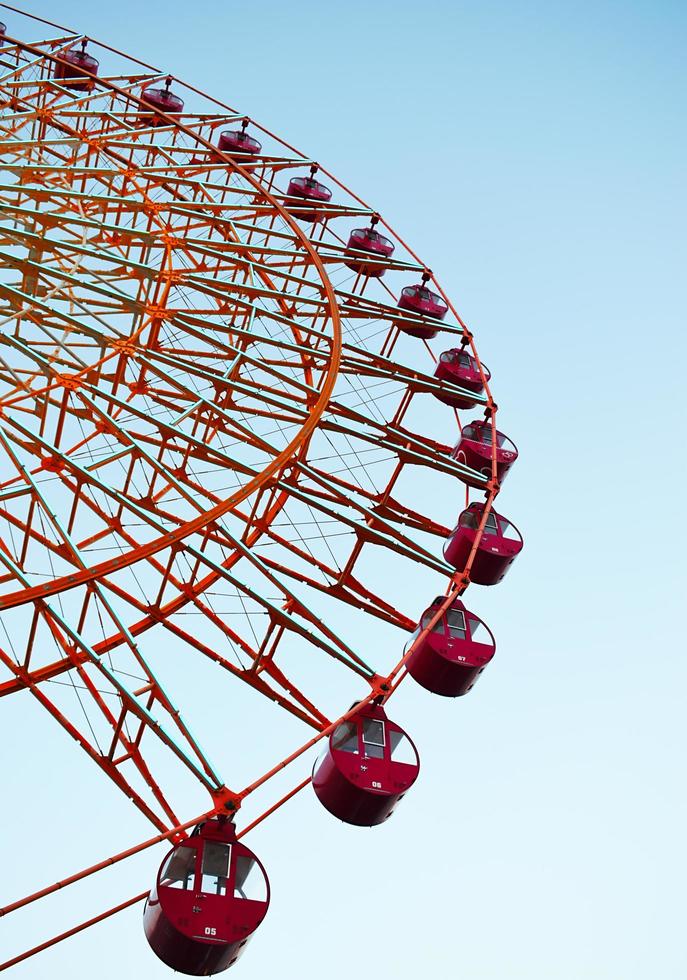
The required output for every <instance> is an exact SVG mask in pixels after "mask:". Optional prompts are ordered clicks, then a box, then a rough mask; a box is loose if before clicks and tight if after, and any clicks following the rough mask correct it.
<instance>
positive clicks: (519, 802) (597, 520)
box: [0, 0, 687, 980]
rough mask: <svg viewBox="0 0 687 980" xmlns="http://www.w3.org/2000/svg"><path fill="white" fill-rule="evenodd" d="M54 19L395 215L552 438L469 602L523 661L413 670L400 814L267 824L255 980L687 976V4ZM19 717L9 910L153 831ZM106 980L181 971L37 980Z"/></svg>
mask: <svg viewBox="0 0 687 980" xmlns="http://www.w3.org/2000/svg"><path fill="white" fill-rule="evenodd" d="M31 11H32V12H33V13H35V14H37V15H42V16H45V17H48V18H51V19H55V20H57V21H61V22H63V23H65V24H66V25H67V26H70V27H74V28H75V29H79V30H83V31H84V32H86V33H89V34H91V35H93V36H94V37H96V38H99V39H101V40H103V41H107V42H108V43H110V44H112V45H113V46H114V47H118V48H121V49H123V50H125V51H128V52H130V53H131V54H133V55H138V56H139V57H141V58H142V59H143V60H145V61H148V62H150V63H152V64H155V65H158V66H159V67H160V68H162V69H165V70H166V69H169V70H173V71H174V72H175V73H177V74H178V75H180V76H181V77H183V78H185V79H186V80H187V81H189V82H190V83H192V84H195V85H197V86H198V87H199V88H200V89H203V90H205V91H208V92H210V93H212V94H216V95H217V96H218V97H219V98H221V99H223V100H225V101H227V102H228V103H229V104H231V105H234V106H236V107H237V108H238V109H240V110H241V111H245V112H246V113H247V114H249V115H250V116H252V117H254V118H255V119H257V120H259V121H260V122H261V123H262V124H264V125H265V126H267V127H268V128H271V129H273V130H274V131H275V132H277V133H278V134H280V135H281V136H283V137H284V138H286V139H287V140H289V142H291V143H293V144H294V145H295V146H297V147H299V148H300V149H302V150H303V151H304V152H305V153H310V154H312V155H313V156H315V157H317V158H318V159H319V160H321V161H322V162H323V163H324V164H326V166H327V167H328V168H329V169H331V170H332V171H333V172H334V173H335V174H336V175H337V176H339V177H340V178H341V179H342V180H343V181H344V182H345V183H346V184H347V185H348V186H349V187H351V188H352V189H353V190H355V191H357V192H359V193H360V194H361V196H362V197H363V198H364V199H365V200H367V201H369V202H370V203H372V204H373V205H374V206H376V207H377V208H378V210H379V211H380V212H382V213H383V214H384V215H385V217H387V218H388V220H389V221H390V223H391V224H392V226H393V227H395V228H396V229H397V230H398V231H399V233H400V234H401V235H402V236H403V237H405V238H406V240H408V241H409V243H410V244H411V245H412V247H413V248H414V249H415V250H416V251H417V252H418V254H419V255H421V256H422V257H423V258H424V259H425V260H426V261H427V262H428V264H429V265H431V267H432V269H433V270H434V272H435V273H436V275H437V278H438V280H439V281H440V282H441V283H442V285H443V286H444V288H445V289H446V290H447V292H448V294H449V295H450V296H451V297H452V299H453V301H454V303H455V304H456V306H457V308H458V309H459V310H460V312H461V314H462V315H463V317H464V319H465V320H466V321H467V322H468V324H469V325H470V327H471V329H472V330H473V331H474V333H475V336H476V340H477V346H478V349H479V351H480V354H481V355H482V356H483V358H484V360H485V362H486V363H487V364H488V365H489V367H490V369H491V371H492V375H493V390H494V394H495V397H496V399H497V401H498V403H499V406H500V408H501V412H500V414H499V422H500V427H501V428H502V429H503V430H504V431H506V432H507V433H508V434H509V435H510V436H511V437H512V438H514V440H515V441H516V442H517V443H518V446H519V448H520V452H521V456H520V459H519V461H518V463H517V466H516V468H515V469H514V471H513V473H512V474H511V476H510V477H509V479H508V482H507V484H506V486H505V489H504V492H503V494H502V496H501V497H500V498H499V510H501V511H502V512H503V513H505V514H507V515H508V516H509V517H511V518H512V519H513V520H514V521H515V522H516V523H517V524H518V526H519V527H520V528H521V529H522V531H523V533H524V536H525V540H526V547H525V551H524V552H523V554H522V556H521V558H520V559H519V561H518V563H517V564H516V566H515V567H514V569H513V571H512V573H511V574H510V575H509V577H508V578H507V579H506V581H505V583H504V584H503V585H502V586H500V587H499V588H497V589H492V590H485V589H482V590H479V587H473V590H474V591H473V590H471V591H470V593H469V600H470V603H469V604H470V606H471V607H472V608H474V609H475V611H476V612H478V613H479V614H480V615H481V616H483V618H484V619H485V620H486V621H487V622H488V623H489V625H490V627H491V628H492V630H493V631H494V633H495V635H496V637H497V641H498V651H497V656H496V659H495V660H494V662H493V664H492V665H491V666H490V668H489V670H488V671H487V672H486V673H485V675H484V676H483V678H482V679H481V680H480V683H479V685H478V687H477V688H476V689H475V691H474V692H472V694H471V695H470V696H469V697H468V698H465V699H461V700H459V701H444V700H442V699H435V698H432V697H431V696H430V695H428V694H425V693H424V692H423V691H421V690H420V689H418V688H416V687H415V686H414V685H411V684H410V683H407V684H404V685H403V686H402V688H401V690H400V691H399V694H398V697H397V699H395V700H394V711H393V714H394V717H395V718H397V719H398V720H399V721H401V722H402V723H404V725H405V727H406V728H408V729H409V730H410V731H411V733H412V735H413V738H414V739H415V741H416V743H417V745H418V747H419V749H420V752H421V757H422V764H423V769H422V773H421V777H420V780H419V781H418V783H417V785H416V787H415V789H414V790H413V793H412V794H411V795H409V796H408V799H407V800H405V801H404V803H403V805H402V806H401V807H400V808H399V810H398V812H397V813H396V814H395V815H394V817H393V819H392V820H391V821H390V822H389V823H388V824H386V825H385V826H383V827H380V828H376V829H374V830H357V829H355V828H349V827H346V826H344V825H342V824H340V823H338V822H337V821H335V820H334V819H333V818H331V817H329V816H328V814H327V813H326V812H325V811H324V810H322V809H321V808H320V807H319V806H318V805H317V803H316V801H315V800H314V798H313V797H312V795H311V794H310V793H309V791H308V792H305V793H303V794H301V796H300V797H298V798H296V799H295V800H294V801H292V802H291V803H289V804H288V805H287V806H285V807H284V809H283V810H282V811H280V813H279V814H278V815H275V816H274V817H273V818H272V819H270V820H269V821H267V822H266V824H264V825H263V826H262V827H261V828H259V829H258V830H256V831H255V832H254V833H253V834H251V836H250V839H249V842H250V843H251V846H252V847H253V848H254V849H255V850H256V851H257V852H258V853H259V855H260V856H261V858H262V860H263V861H264V863H265V865H266V866H267V868H268V871H269V874H270V878H271V882H272V887H273V904H272V907H271V909H270V913H269V916H268V918H267V919H266V921H265V923H264V925H263V926H262V927H261V929H260V931H259V933H258V934H257V935H256V937H255V939H254V940H253V942H252V944H251V946H250V948H249V950H248V951H247V953H246V955H245V957H244V958H243V960H242V961H241V963H240V964H239V965H238V967H236V969H235V971H233V972H232V974H231V975H232V976H233V975H234V973H235V975H236V976H237V977H240V978H242V980H258V978H260V980H264V978H265V977H267V976H269V975H272V974H275V973H278V975H279V976H280V977H287V978H291V977H293V978H298V980H320V978H321V977H322V976H323V975H326V976H327V977H328V980H344V978H349V977H350V976H351V974H352V972H354V971H355V972H358V973H360V974H362V975H363V976H366V977H367V976H369V977H379V978H380V980H387V978H389V980H391V978H394V980H410V978H416V977H418V976H432V977H434V978H437V980H444V978H447V980H448V978H454V977H456V978H458V977H459V978H465V980H580V978H585V980H646V978H647V977H657V978H658V977H660V978H661V980H683V978H684V977H685V975H687V952H686V951H685V950H686V947H685V943H684V939H683V938H682V934H683V927H684V880H685V873H686V872H687V868H686V867H685V853H684V846H683V838H684V828H685V825H686V824H687V812H686V811H687V806H686V802H687V795H686V793H685V788H684V736H685V731H684V729H685V722H684V689H685V681H686V680H687V666H686V664H685V656H684V629H683V620H684V602H685V599H684V587H685V581H684V571H683V568H684V558H683V549H684V548H685V546H686V545H687V541H685V533H684V520H683V519H682V518H681V517H680V516H679V515H680V513H681V510H680V507H679V504H680V495H681V490H682V486H683V483H684V478H685V471H684V463H683V459H682V452H683V446H684V436H683V427H684V421H683V417H682V416H683V399H684V394H685V385H684V365H685V341H684V336H685V328H686V326H687V325H686V324H685V300H684V266H685V218H686V215H685V198H684V178H685V162H686V161H685V129H684V107H685V95H686V93H685V69H684V50H685V42H686V41H687V37H686V35H687V7H685V5H684V4H680V3H669V2H656V0H655V2H651V3H648V2H641V3H640V2H622V3H621V2H618V3H611V2H598V0H597V2H593V3H591V2H577V3H562V2H555V0H553V2H548V3H544V2H542V3H524V2H523V3H513V2H509V3H494V2H489V0H486V2H482V3H461V2H451V3H444V2H434V0H425V2H424V3H422V4H411V3H407V2H404V0H396V2H393V3H392V2H377V3H362V2H359V0H348V2H346V3H345V4H344V3H318V4H315V3H310V2H304V0H292V2H290V3H280V2H276V0H264V2H262V3H260V4H257V3H255V4H252V3H244V2H236V3H219V2H204V3H202V4H193V3H190V4H189V3H184V4H182V3H179V2H177V0H166V2H165V3H147V4H143V3H140V2H136V3H134V2H132V0H119V2H117V3H114V2H113V3H110V4H94V3H92V2H91V3H86V2H83V3H82V2H75V0H61V2H57V3H56V2H55V0H50V2H47V0H45V2H40V0H35V2H34V3H32V4H31ZM11 17H12V15H11V14H10V13H9V12H3V15H2V19H3V20H6V21H7V23H8V25H9V24H10V23H11ZM680 273H682V276H681V275H680ZM681 279H682V282H681ZM418 492H419V493H421V492H422V486H421V483H420V482H418ZM432 594H433V592H432V588H431V587H428V598H431V595H432ZM9 701H13V702H16V703H12V704H9V703H6V704H5V703H3V704H2V705H1V706H0V708H1V710H0V764H1V766H2V784H3V789H4V797H3V811H2V812H3V820H2V825H3V850H5V849H6V857H4V858H3V865H2V866H3V868H4V870H3V874H2V876H0V904H4V902H5V900H8V901H9V900H11V899H13V898H15V897H16V896H17V894H23V893H24V892H26V891H27V890H28V888H30V887H33V886H36V887H38V886H40V885H42V884H45V883H47V882H49V881H52V880H53V879H54V878H55V877H59V876H60V875H63V874H65V873H68V872H69V871H71V870H74V868H76V867H81V866H85V865H86V864H88V863H89V862H90V861H95V860H97V859H98V858H100V857H102V856H104V855H106V854H109V853H114V852H115V851H117V850H118V849H119V848H120V847H125V846H127V845H129V844H131V843H132V842H134V841H136V840H138V839H141V838H142V837H144V836H146V834H147V831H146V828H145V825H144V824H142V822H141V821H140V820H139V819H138V818H137V817H136V815H135V814H132V813H131V811H130V810H129V809H128V808H127V807H126V806H125V805H123V804H122V803H121V802H120V801H119V800H118V799H117V796H116V794H115V793H114V791H113V790H112V789H111V788H110V787H109V786H107V785H105V780H103V779H101V778H100V774H99V773H98V772H96V771H91V770H94V767H93V766H91V765H90V764H89V763H88V761H87V760H85V758H84V759H82V758H81V757H80V756H79V753H78V750H77V749H76V747H72V746H71V744H67V741H66V740H65V739H62V736H61V735H59V734H57V733H56V731H55V728H54V726H53V725H52V724H51V723H50V721H49V720H48V719H46V718H43V717H42V716H41V714H40V712H39V711H38V710H37V708H35V706H34V705H33V704H32V703H30V702H29V701H28V700H27V701H24V702H20V701H19V699H18V698H17V699H8V702H9ZM227 737H228V738H230V739H231V738H233V736H232V734H231V732H229V733H228V735H227ZM240 737H241V751H242V752H244V753H245V752H248V753H250V751H251V739H261V740H265V739H267V740H269V738H270V732H269V730H263V731H261V732H254V733H251V732H245V731H244V732H243V733H242V734H241V736H240ZM162 853H163V852H162V851H161V850H157V851H149V852H147V854H146V855H143V857H142V858H138V859H137V860H136V861H134V862H133V863H132V864H131V865H130V866H127V867H126V868H125V869H121V870H120V872H119V873H118V874H117V875H115V874H113V875H112V877H111V878H107V876H103V877H102V878H101V879H100V880H98V881H97V882H94V883H92V884H91V885H89V886H88V888H87V889H84V890H83V891H82V892H81V893H79V895H77V896H75V897H73V898H72V896H71V895H70V893H69V892H65V893H63V894H61V895H59V896H58V897H57V899H55V900H54V901H53V903H52V904H46V905H45V906H44V907H43V908H42V909H41V910H40V911H38V910H34V911H32V912H31V913H30V914H27V915H25V916H24V917H23V918H22V917H21V916H17V917H16V920H15V919H14V918H13V919H12V920H8V921H7V923H6V924H4V925H2V924H0V952H7V953H8V954H9V953H10V952H12V951H14V950H15V949H20V948H23V946H24V945H28V944H31V943H35V942H39V941H40V940H42V939H43V938H45V937H47V936H50V935H52V934H53V933H55V932H57V931H59V930H60V929H62V928H67V927H68V926H69V925H71V924H73V923H75V922H76V921H78V920H79V917H80V916H81V913H82V912H83V910H84V903H85V906H86V909H87V908H88V907H92V910H93V913H96V912H98V911H100V910H101V909H103V908H105V907H107V906H108V905H111V904H115V903H116V902H117V901H120V900H122V899H123V898H126V897H128V896H129V895H130V894H133V893H135V892H137V891H142V890H143V889H144V888H145V887H147V886H148V885H149V884H152V881H153V878H154V874H155V871H156V869H157V865H158V863H159V861H160V860H161V858H162ZM89 889H90V890H89ZM81 917H83V916H81ZM94 975H97V976H98V978H99V980H115V978H117V980H121V978H122V977H127V978H135V980H138V978H139V977H140V978H144V977H145V978H157V977H160V978H162V977H165V976H169V975H170V973H169V971H167V969H166V968H165V967H163V966H162V965H161V964H160V963H159V962H158V961H157V960H156V959H155V957H154V955H153V954H152V953H151V952H150V951H149V950H148V947H147V944H146V942H145V939H144V937H143V932H142V929H141V926H140V909H138V908H137V909H134V910H132V911H130V912H127V913H124V914H123V915H121V916H119V917H117V918H116V919H112V920H110V921H109V922H107V923H105V924H103V925H100V926H98V927H97V928H95V929H93V930H90V931H89V932H87V933H85V934H83V935H81V936H80V937H77V938H76V939H74V940H72V941H70V942H69V943H66V944H64V945H62V946H61V947H58V948H56V949H54V950H52V951H49V952H47V953H44V954H42V955H41V956H40V957H37V958H35V959H33V960H30V961H28V962H27V963H26V964H24V965H22V966H19V967H17V968H16V969H15V970H14V976H16V978H17V980H39V978H40V980H43V978H45V977H55V978H62V977H67V976H69V977H70V980H86V978H88V980H90V978H92V977H93V976H94Z"/></svg>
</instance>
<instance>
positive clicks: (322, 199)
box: [285, 166, 332, 224]
mask: <svg viewBox="0 0 687 980" xmlns="http://www.w3.org/2000/svg"><path fill="white" fill-rule="evenodd" d="M316 173H317V167H316V166H313V167H311V168H310V176H309V177H293V178H292V179H291V180H290V181H289V186H288V189H287V191H286V194H287V198H286V201H285V204H286V207H287V209H288V210H289V211H290V212H291V213H292V214H293V216H294V218H298V219H299V221H307V222H308V223H309V224H313V223H315V222H317V221H321V220H322V210H321V209H320V210H319V211H318V210H316V209H313V210H311V211H307V210H305V209H304V207H303V204H304V202H306V201H308V202H312V203H313V204H314V205H317V204H328V203H329V201H331V199H332V192H331V191H330V189H329V188H328V187H327V186H326V185H325V184H321V183H320V182H319V180H315V174H316Z"/></svg>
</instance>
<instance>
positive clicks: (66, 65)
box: [54, 41, 100, 92]
mask: <svg viewBox="0 0 687 980" xmlns="http://www.w3.org/2000/svg"><path fill="white" fill-rule="evenodd" d="M60 59H61V60H60V61H58V62H57V64H56V65H55V71H54V77H55V78H56V79H57V80H58V81H59V82H60V83H61V84H62V85H64V87H65V88H70V89H74V90H76V91H77V92H79V91H80V92H88V91H90V90H91V89H92V88H93V86H94V85H95V79H94V78H91V77H90V76H91V75H97V74H98V68H99V67H100V62H99V61H98V60H97V58H94V57H93V56H92V55H90V54H88V53H87V51H86V42H85V41H82V42H81V50H80V51H74V50H71V51H64V52H63V53H62V54H60Z"/></svg>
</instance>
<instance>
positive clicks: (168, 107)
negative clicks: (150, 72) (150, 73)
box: [140, 78, 184, 126]
mask: <svg viewBox="0 0 687 980" xmlns="http://www.w3.org/2000/svg"><path fill="white" fill-rule="evenodd" d="M171 84H172V79H171V78H167V79H166V81H165V87H164V88H154V87H153V86H149V87H148V88H144V89H143V91H142V92H141V99H142V100H143V102H144V103H145V104H146V105H149V106H152V108H153V109H156V110H157V111H158V112H164V113H166V115H168V116H175V115H178V114H179V113H180V112H183V111H184V100H183V99H182V98H180V97H179V96H178V95H175V94H174V92H170V85H171ZM140 121H141V123H142V125H144V126H166V125H167V120H166V119H163V118H162V117H161V116H158V115H156V114H153V115H152V116H145V117H142V118H141V120H140Z"/></svg>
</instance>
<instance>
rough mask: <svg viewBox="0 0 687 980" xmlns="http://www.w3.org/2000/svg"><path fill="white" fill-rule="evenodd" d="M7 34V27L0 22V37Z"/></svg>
mask: <svg viewBox="0 0 687 980" xmlns="http://www.w3.org/2000/svg"><path fill="white" fill-rule="evenodd" d="M6 33H7V25H6V24H3V23H2V22H1V21H0V37H4V36H5V34H6Z"/></svg>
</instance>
